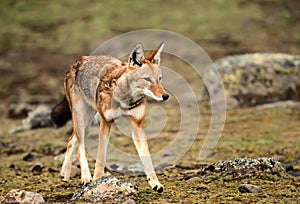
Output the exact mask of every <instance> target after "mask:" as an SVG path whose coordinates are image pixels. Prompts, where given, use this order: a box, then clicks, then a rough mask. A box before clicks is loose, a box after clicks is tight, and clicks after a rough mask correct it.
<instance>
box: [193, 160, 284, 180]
mask: <svg viewBox="0 0 300 204" xmlns="http://www.w3.org/2000/svg"><path fill="white" fill-rule="evenodd" d="M213 167H214V168H213ZM213 167H209V168H208V167H203V168H202V170H200V172H198V174H201V173H202V172H203V171H204V172H209V171H213V172H215V173H221V174H224V175H232V176H233V177H251V176H255V177H260V176H263V175H265V174H280V173H282V172H284V168H283V165H282V164H281V163H280V162H278V161H276V160H275V159H274V158H264V157H263V158H237V159H234V160H229V161H221V162H217V163H215V164H213Z"/></svg>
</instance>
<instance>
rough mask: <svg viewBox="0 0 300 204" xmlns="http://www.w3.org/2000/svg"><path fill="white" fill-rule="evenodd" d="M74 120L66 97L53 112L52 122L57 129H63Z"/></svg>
mask: <svg viewBox="0 0 300 204" xmlns="http://www.w3.org/2000/svg"><path fill="white" fill-rule="evenodd" d="M71 119H72V114H71V111H70V108H69V104H68V100H67V98H66V96H64V98H63V99H62V100H61V101H60V102H59V103H58V104H56V105H55V106H54V107H53V108H52V110H51V120H52V121H53V123H54V124H55V125H56V127H62V126H63V125H65V124H66V123H67V122H68V121H69V120H71Z"/></svg>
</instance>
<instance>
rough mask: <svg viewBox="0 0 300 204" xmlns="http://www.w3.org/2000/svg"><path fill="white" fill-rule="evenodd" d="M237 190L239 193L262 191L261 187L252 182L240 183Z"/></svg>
mask: <svg viewBox="0 0 300 204" xmlns="http://www.w3.org/2000/svg"><path fill="white" fill-rule="evenodd" d="M239 191H240V192H241V193H260V192H262V190H261V188H260V187H259V186H256V185H252V184H241V185H240V186H239Z"/></svg>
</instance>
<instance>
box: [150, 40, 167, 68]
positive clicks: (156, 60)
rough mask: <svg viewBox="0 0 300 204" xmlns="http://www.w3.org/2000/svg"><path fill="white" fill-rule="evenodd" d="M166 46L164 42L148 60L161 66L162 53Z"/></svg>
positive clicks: (151, 53) (152, 52)
mask: <svg viewBox="0 0 300 204" xmlns="http://www.w3.org/2000/svg"><path fill="white" fill-rule="evenodd" d="M164 45H165V43H163V42H162V43H161V44H160V45H159V47H158V48H157V49H156V50H153V51H151V52H150V53H149V54H148V55H147V57H146V59H147V60H149V61H150V62H153V63H155V64H156V65H158V66H159V64H160V53H161V52H162V50H163V48H164Z"/></svg>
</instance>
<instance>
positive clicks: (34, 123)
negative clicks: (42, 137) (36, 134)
mask: <svg viewBox="0 0 300 204" xmlns="http://www.w3.org/2000/svg"><path fill="white" fill-rule="evenodd" d="M50 112H51V110H50V108H49V107H46V106H43V105H41V106H38V107H37V108H36V109H34V110H33V111H31V112H29V113H28V117H27V118H26V119H24V120H22V124H21V125H20V126H16V127H14V128H12V129H11V130H10V131H9V132H10V134H14V133H17V132H22V131H26V130H31V129H36V128H41V127H54V125H53V122H52V120H51V118H50Z"/></svg>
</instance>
